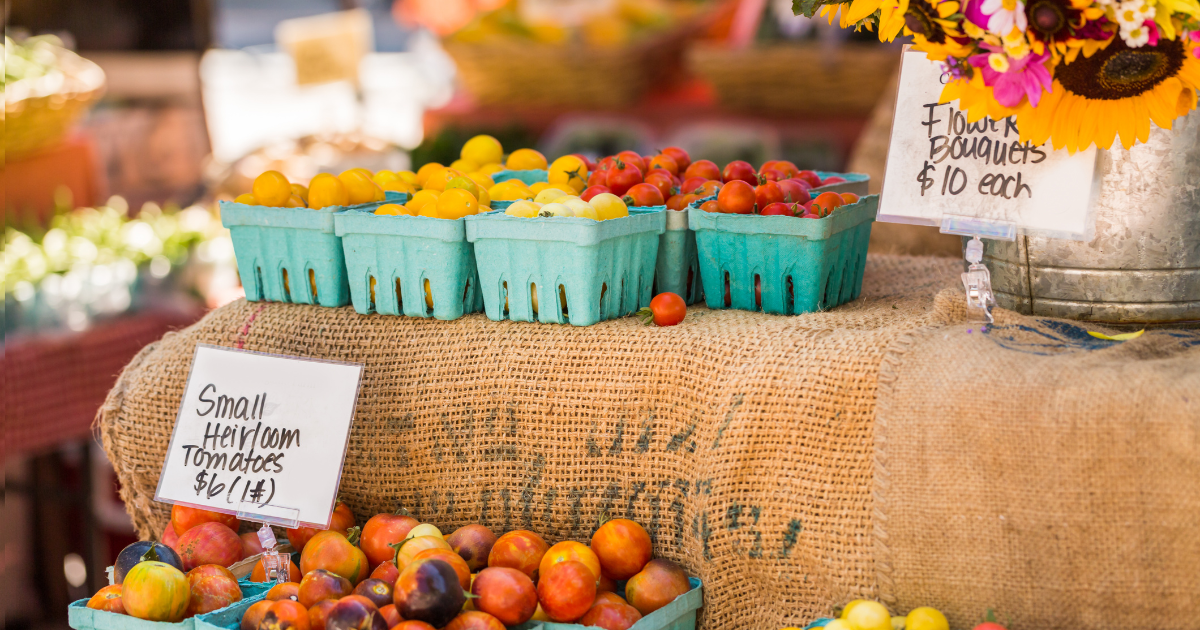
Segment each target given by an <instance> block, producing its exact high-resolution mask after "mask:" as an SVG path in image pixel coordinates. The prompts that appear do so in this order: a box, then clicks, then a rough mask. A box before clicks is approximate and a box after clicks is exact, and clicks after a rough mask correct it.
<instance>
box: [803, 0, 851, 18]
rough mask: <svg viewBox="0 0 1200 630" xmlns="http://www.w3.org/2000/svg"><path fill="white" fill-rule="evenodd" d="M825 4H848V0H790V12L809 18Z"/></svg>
mask: <svg viewBox="0 0 1200 630" xmlns="http://www.w3.org/2000/svg"><path fill="white" fill-rule="evenodd" d="M827 4H850V0H792V13H794V14H796V15H803V16H804V17H808V18H811V17H814V16H816V14H817V12H818V11H820V10H821V7H823V6H825V5H827Z"/></svg>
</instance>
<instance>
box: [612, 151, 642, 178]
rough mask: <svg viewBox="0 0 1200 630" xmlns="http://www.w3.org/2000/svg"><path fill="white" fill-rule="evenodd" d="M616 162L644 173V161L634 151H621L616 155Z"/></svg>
mask: <svg viewBox="0 0 1200 630" xmlns="http://www.w3.org/2000/svg"><path fill="white" fill-rule="evenodd" d="M617 160H618V161H620V162H628V163H630V164H632V165H634V166H636V167H637V168H638V170H639V171H641V172H643V173H645V172H646V170H647V169H646V160H645V158H643V157H642V156H641V155H639V154H638V153H637V152H636V151H622V152H620V153H618V154H617Z"/></svg>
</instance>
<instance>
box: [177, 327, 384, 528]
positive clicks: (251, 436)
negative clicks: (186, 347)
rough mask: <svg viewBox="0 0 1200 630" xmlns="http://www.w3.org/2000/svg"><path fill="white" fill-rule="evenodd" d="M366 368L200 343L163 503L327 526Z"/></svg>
mask: <svg viewBox="0 0 1200 630" xmlns="http://www.w3.org/2000/svg"><path fill="white" fill-rule="evenodd" d="M361 377H362V366H360V365H353V364H348V363H334V362H327V361H316V360H312V359H304V358H299V357H281V356H274V355H264V354H258V353H254V352H244V351H240V350H232V349H230V348H219V347H216V346H207V345H199V346H197V347H196V354H195V356H194V358H193V359H192V370H191V373H190V374H189V376H188V384H187V389H186V390H185V392H184V396H183V402H182V404H181V405H180V407H179V414H178V416H177V417H176V420H175V431H174V433H173V434H172V436H171V445H170V446H169V447H168V449H167V458H166V461H165V462H164V464H163V471H162V475H161V476H160V477H159V480H158V491H157V492H156V493H155V496H154V498H155V500H156V501H164V502H168V503H183V504H186V505H191V506H195V507H202V508H205V509H209V510H215V511H218V512H225V513H231V514H239V513H240V514H242V515H243V516H244V517H245V518H249V519H251V520H255V517H257V520H263V521H269V522H280V523H287V524H289V525H293V524H294V523H304V524H308V525H312V526H318V527H325V526H327V525H328V523H329V519H330V515H331V514H332V512H333V505H334V500H335V499H336V495H337V488H338V482H339V480H340V478H341V471H342V460H343V457H344V455H345V450H346V440H347V438H348V437H349V435H350V423H351V420H352V418H353V417H354V406H355V402H356V401H357V398H358V386H359V381H360V379H361Z"/></svg>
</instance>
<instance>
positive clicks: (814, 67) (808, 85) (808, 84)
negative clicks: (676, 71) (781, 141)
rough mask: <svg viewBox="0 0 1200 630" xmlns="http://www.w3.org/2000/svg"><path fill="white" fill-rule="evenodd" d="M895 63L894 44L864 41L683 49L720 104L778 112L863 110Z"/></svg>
mask: <svg viewBox="0 0 1200 630" xmlns="http://www.w3.org/2000/svg"><path fill="white" fill-rule="evenodd" d="M899 62H900V49H899V48H891V47H886V46H877V45H867V44H843V45H838V46H826V45H822V44H819V43H812V44H788V45H775V46H767V47H761V48H747V49H744V50H731V49H728V48H725V47H722V46H714V45H710V44H697V45H695V46H692V47H691V48H690V49H689V50H688V52H687V65H688V69H689V70H690V71H691V72H692V73H693V74H697V75H699V76H701V77H704V78H705V79H707V80H708V81H710V82H711V83H712V84H713V86H714V87H715V88H716V92H717V96H718V98H719V99H720V101H721V104H722V105H725V106H726V107H729V108H731V109H739V110H750V111H765V112H780V113H816V112H821V113H835V112H836V113H839V114H867V113H869V112H870V111H871V109H872V107H874V106H875V103H876V101H878V100H879V96H880V95H881V94H882V93H883V89H884V88H885V87H886V86H887V85H888V80H889V79H890V78H891V76H892V73H893V72H895V70H896V67H897V66H898V65H899Z"/></svg>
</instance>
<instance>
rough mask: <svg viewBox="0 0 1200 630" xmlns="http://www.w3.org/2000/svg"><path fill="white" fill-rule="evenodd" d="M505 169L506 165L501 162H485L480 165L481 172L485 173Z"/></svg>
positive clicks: (489, 173)
mask: <svg viewBox="0 0 1200 630" xmlns="http://www.w3.org/2000/svg"><path fill="white" fill-rule="evenodd" d="M503 170H504V165H503V164H501V163H500V162H492V163H491V164H484V165H483V166H480V167H479V172H480V173H483V174H485V175H491V174H492V173H495V172H498V171H503Z"/></svg>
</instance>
